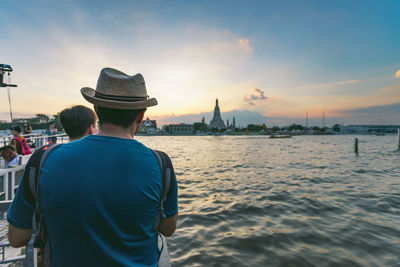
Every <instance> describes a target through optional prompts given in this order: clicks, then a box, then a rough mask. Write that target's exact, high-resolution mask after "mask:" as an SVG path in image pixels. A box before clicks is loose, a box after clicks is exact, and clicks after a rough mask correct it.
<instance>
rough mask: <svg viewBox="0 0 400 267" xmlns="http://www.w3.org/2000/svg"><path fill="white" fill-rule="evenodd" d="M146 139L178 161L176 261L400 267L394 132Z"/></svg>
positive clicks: (398, 162) (399, 163) (399, 175)
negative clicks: (289, 137) (356, 146)
mask: <svg viewBox="0 0 400 267" xmlns="http://www.w3.org/2000/svg"><path fill="white" fill-rule="evenodd" d="M355 137H358V138H359V140H360V144H359V151H360V153H359V155H358V156H356V155H355V154H354V153H353V149H354V148H353V146H354V138H355ZM137 139H138V140H139V141H141V142H142V143H144V144H145V145H147V146H149V147H151V148H153V149H159V150H163V151H165V152H167V153H168V154H169V155H170V156H171V158H172V160H173V163H174V166H175V171H176V175H177V178H178V184H179V213H180V216H179V221H178V227H177V230H176V232H175V234H174V235H173V236H172V237H171V238H168V246H169V252H170V256H171V258H172V263H173V265H174V266H400V153H399V152H396V151H395V149H396V136H394V135H386V136H351V135H347V136H346V135H345V136H343V135H342V136H296V137H293V138H291V139H268V138H267V137H266V136H201V137H200V136H196V137H192V136H175V137H173V136H163V137H156V136H155V137H149V136H140V137H138V138H137Z"/></svg>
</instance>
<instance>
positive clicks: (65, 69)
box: [0, 0, 400, 125]
mask: <svg viewBox="0 0 400 267" xmlns="http://www.w3.org/2000/svg"><path fill="white" fill-rule="evenodd" d="M399 14H400V1H389V0H385V1H347V0H346V1H232V0H227V1H204V0H203V1H11V0H4V1H2V4H1V9H0V25H1V29H2V30H1V36H2V41H1V42H0V51H1V53H0V63H4V64H9V65H11V66H12V67H13V68H14V71H13V72H12V76H11V77H12V83H16V84H18V87H17V88H12V89H11V97H12V104H13V111H14V113H15V116H16V117H18V116H31V115H33V114H35V113H46V114H55V113H57V112H58V111H60V110H61V109H63V108H64V107H66V106H69V105H72V104H84V105H87V106H90V105H89V104H88V103H87V102H85V100H84V99H83V98H82V96H81V94H80V88H81V87H85V86H89V87H92V88H94V87H95V86H96V82H97V78H98V75H99V72H100V70H101V69H102V68H103V67H113V68H117V69H119V70H121V71H123V72H125V73H127V74H129V75H134V74H136V73H138V72H140V73H142V74H143V76H144V78H145V80H146V85H147V90H148V93H149V95H150V96H151V97H156V98H157V100H158V102H159V105H158V106H156V107H154V108H150V109H149V110H148V115H149V116H150V117H151V118H153V119H157V120H158V121H159V124H163V123H168V122H180V121H181V122H193V121H194V120H199V118H201V117H202V116H206V122H209V120H210V119H211V113H210V112H211V111H212V110H213V108H214V104H215V99H216V98H218V99H219V102H220V107H221V112H222V117H223V119H224V120H226V119H231V116H236V117H237V121H238V123H240V124H243V125H245V124H247V123H261V122H266V123H267V125H268V124H277V125H283V124H288V123H290V122H298V123H304V117H305V113H306V112H308V113H309V117H310V118H311V121H312V122H313V123H315V124H318V123H319V121H320V120H321V119H320V118H321V117H322V113H323V112H325V115H326V117H327V124H328V125H329V124H333V123H344V124H366V123H368V124H382V123H391V124H400V15H399ZM0 119H3V120H9V115H8V99H7V93H6V89H5V88H0Z"/></svg>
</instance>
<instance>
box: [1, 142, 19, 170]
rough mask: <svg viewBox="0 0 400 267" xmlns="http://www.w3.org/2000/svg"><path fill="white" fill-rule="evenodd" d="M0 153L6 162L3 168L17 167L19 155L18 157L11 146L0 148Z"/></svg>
mask: <svg viewBox="0 0 400 267" xmlns="http://www.w3.org/2000/svg"><path fill="white" fill-rule="evenodd" d="M0 153H1V156H2V157H3V158H4V160H5V162H6V164H5V168H12V167H15V166H17V165H19V159H20V157H21V155H18V153H17V151H16V150H15V148H14V147H13V146H5V147H2V148H0Z"/></svg>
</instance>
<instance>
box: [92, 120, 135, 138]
mask: <svg viewBox="0 0 400 267" xmlns="http://www.w3.org/2000/svg"><path fill="white" fill-rule="evenodd" d="M135 133H136V126H135V127H130V128H128V129H126V128H123V127H120V126H117V125H114V124H110V123H103V125H101V129H100V131H99V133H98V134H97V135H102V136H111V137H118V138H124V139H133V137H134V135H135Z"/></svg>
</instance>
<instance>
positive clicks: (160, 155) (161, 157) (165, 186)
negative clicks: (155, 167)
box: [152, 150, 174, 232]
mask: <svg viewBox="0 0 400 267" xmlns="http://www.w3.org/2000/svg"><path fill="white" fill-rule="evenodd" d="M152 151H153V153H154V155H155V156H156V158H157V161H158V164H159V165H160V170H161V195H160V206H159V208H158V213H157V216H156V220H155V222H154V227H153V229H154V231H156V232H158V226H159V224H160V221H161V219H163V218H165V212H164V203H165V202H166V201H167V198H168V197H169V195H170V194H171V188H173V186H172V183H173V179H172V177H173V174H174V167H173V166H172V161H171V159H170V158H169V157H168V155H167V154H166V153H165V152H162V151H158V150H152Z"/></svg>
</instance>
